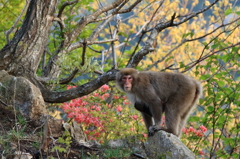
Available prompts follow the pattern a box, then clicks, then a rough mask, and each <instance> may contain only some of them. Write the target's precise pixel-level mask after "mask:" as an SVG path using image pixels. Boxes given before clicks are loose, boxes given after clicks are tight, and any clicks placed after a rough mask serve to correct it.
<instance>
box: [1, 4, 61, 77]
mask: <svg viewBox="0 0 240 159" xmlns="http://www.w3.org/2000/svg"><path fill="white" fill-rule="evenodd" d="M57 3H58V0H31V2H30V4H29V8H28V10H27V14H26V17H25V19H24V22H23V25H22V27H21V29H20V30H18V31H17V33H16V34H15V35H14V38H13V39H12V40H11V41H10V42H9V43H8V44H7V45H6V46H5V47H4V48H3V49H2V50H1V51H0V61H1V62H0V70H6V71H8V72H9V73H10V74H12V75H15V76H25V77H29V76H32V75H35V73H36V71H37V68H38V65H39V63H40V59H41V56H42V54H43V52H44V49H45V48H46V45H47V42H48V36H49V33H50V32H49V30H50V27H51V26H52V22H53V15H54V13H55V10H56V6H57V5H56V4H57Z"/></svg>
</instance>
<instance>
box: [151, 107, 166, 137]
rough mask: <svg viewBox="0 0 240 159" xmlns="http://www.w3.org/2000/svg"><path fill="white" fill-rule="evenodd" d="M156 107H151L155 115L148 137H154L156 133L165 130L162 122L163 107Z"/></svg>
mask: <svg viewBox="0 0 240 159" xmlns="http://www.w3.org/2000/svg"><path fill="white" fill-rule="evenodd" d="M153 106H154V107H151V108H150V109H151V112H152V114H153V119H154V124H155V125H152V126H150V127H149V129H148V136H153V135H154V133H155V132H156V131H159V130H164V128H163V127H161V120H162V105H161V104H160V105H153Z"/></svg>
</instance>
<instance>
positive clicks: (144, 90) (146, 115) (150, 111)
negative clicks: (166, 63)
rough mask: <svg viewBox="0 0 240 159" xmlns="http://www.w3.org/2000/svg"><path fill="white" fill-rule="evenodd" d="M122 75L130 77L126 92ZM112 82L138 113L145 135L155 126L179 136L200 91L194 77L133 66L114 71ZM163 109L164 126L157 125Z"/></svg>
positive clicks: (155, 129)
mask: <svg viewBox="0 0 240 159" xmlns="http://www.w3.org/2000/svg"><path fill="white" fill-rule="evenodd" d="M126 75H130V76H132V77H133V80H132V83H131V90H130V91H127V92H126V91H124V81H122V77H123V76H126ZM116 83H117V85H118V87H119V88H120V89H121V90H122V91H124V92H126V94H127V96H128V98H129V99H130V101H131V102H132V103H133V104H134V106H135V108H136V109H137V110H139V111H140V112H141V113H142V116H143V119H144V122H145V125H146V128H147V129H148V132H149V135H153V134H154V132H155V131H157V130H165V131H167V132H170V133H173V134H174V135H176V136H180V135H181V130H182V128H183V127H184V126H185V123H186V120H187V118H188V116H189V114H190V112H191V110H192V108H193V107H194V106H195V105H196V103H197V101H198V99H199V97H200V96H201V92H202V87H201V84H200V83H199V82H198V81H196V80H194V79H193V78H190V77H188V76H186V75H184V74H181V73H168V72H153V71H142V72H138V71H137V70H135V69H133V68H125V69H122V70H121V71H119V72H118V73H117V76H116ZM163 112H165V116H166V120H165V125H166V128H163V127H160V125H161V118H162V113H163ZM152 119H153V120H154V121H152ZM153 122H154V123H153Z"/></svg>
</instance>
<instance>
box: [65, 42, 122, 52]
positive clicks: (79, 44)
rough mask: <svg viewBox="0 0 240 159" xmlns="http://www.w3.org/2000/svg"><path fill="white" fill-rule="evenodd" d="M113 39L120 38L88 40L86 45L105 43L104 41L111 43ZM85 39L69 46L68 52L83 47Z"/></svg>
mask: <svg viewBox="0 0 240 159" xmlns="http://www.w3.org/2000/svg"><path fill="white" fill-rule="evenodd" d="M112 41H118V39H108V40H101V41H86V45H93V44H103V43H109V42H112ZM83 43H84V42H83V41H78V42H75V43H73V44H72V45H71V46H69V47H68V49H67V52H70V51H72V50H74V49H76V48H80V47H83Z"/></svg>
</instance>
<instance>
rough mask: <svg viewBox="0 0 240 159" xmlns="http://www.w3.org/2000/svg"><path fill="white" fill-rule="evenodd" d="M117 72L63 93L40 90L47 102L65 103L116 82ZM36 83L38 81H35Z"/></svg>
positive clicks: (110, 72)
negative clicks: (110, 82)
mask: <svg viewBox="0 0 240 159" xmlns="http://www.w3.org/2000/svg"><path fill="white" fill-rule="evenodd" d="M117 72H118V70H116V69H113V70H110V71H108V72H106V73H104V74H102V75H101V76H99V77H98V78H96V79H94V80H92V81H90V82H88V83H85V84H83V85H81V86H77V87H76V88H72V89H69V90H66V91H61V92H56V91H50V90H48V89H45V88H44V87H41V88H40V89H41V92H42V95H43V98H44V100H45V102H49V103H63V102H66V101H69V100H71V99H75V98H78V97H82V96H85V95H87V94H89V93H91V92H93V91H95V90H96V89H98V88H100V87H101V86H102V85H104V84H106V83H107V82H109V81H113V80H115V76H116V73H117ZM35 82H37V81H36V80H35ZM38 85H39V83H38ZM39 86H40V85H39Z"/></svg>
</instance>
